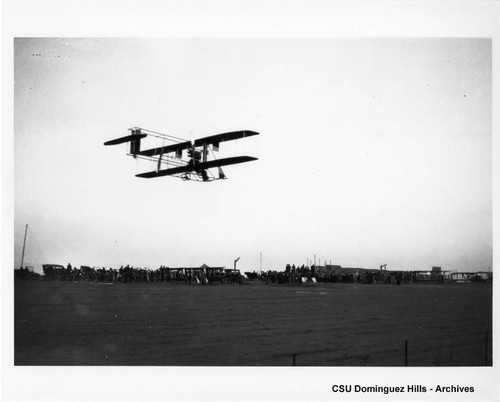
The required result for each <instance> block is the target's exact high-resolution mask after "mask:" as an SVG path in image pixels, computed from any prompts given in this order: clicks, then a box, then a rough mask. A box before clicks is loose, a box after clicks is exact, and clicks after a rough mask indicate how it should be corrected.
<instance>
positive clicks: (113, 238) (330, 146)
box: [14, 38, 492, 271]
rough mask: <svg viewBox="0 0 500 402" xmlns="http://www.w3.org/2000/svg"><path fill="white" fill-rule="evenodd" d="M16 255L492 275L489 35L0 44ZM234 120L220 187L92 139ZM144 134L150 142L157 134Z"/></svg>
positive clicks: (219, 126) (193, 130)
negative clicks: (10, 47)
mask: <svg viewBox="0 0 500 402" xmlns="http://www.w3.org/2000/svg"><path fill="white" fill-rule="evenodd" d="M14 50H15V60H14V61H15V66H14V70H15V85H14V89H15V105H14V106H15V116H14V147H15V149H14V175H15V176H14V186H15V190H14V203H15V210H14V214H15V265H16V267H18V266H19V265H20V261H21V254H22V246H23V238H24V230H25V225H26V224H28V225H29V229H28V238H27V242H26V253H25V264H24V265H33V266H40V265H41V264H42V263H56V264H63V265H66V264H67V263H71V264H72V265H77V266H78V265H91V266H105V267H113V268H119V267H120V266H121V265H126V264H130V265H133V266H140V267H149V268H157V267H159V266H160V265H166V266H171V267H175V266H200V265H202V264H203V263H206V264H207V265H212V266H226V267H232V266H233V260H234V259H236V258H238V257H240V260H239V262H238V268H240V269H241V270H243V271H253V270H257V271H258V270H259V269H260V254H261V253H262V269H265V270H267V269H277V270H281V269H284V267H285V265H286V264H287V263H290V264H298V265H301V264H305V263H306V262H307V261H308V260H309V261H311V260H313V259H314V256H316V259H317V261H318V262H320V263H322V264H323V263H324V262H325V261H326V262H328V263H330V262H331V263H332V264H337V265H342V266H347V267H364V268H378V267H379V266H380V265H381V264H387V269H402V270H410V269H430V268H431V267H432V266H441V267H442V268H443V269H444V270H459V271H477V270H488V269H491V266H492V222H491V221H492V156H491V145H492V128H491V120H492V116H491V115H492V107H491V103H492V94H491V85H492V80H491V40H490V39H481V38H476V39H467V38H454V39H433V38H418V39H410V38H404V39H403V38H401V39H399V38H380V39H377V38H281V39H280V38H234V39H231V38H169V39H132V38H120V39H112V38H108V39H99V38H80V39H75V38H51V39H43V38H36V39H30V38H20V39H16V40H15V48H14ZM135 126H137V127H143V128H146V129H150V130H155V131H159V132H163V133H166V134H170V135H174V136H177V137H181V138H185V139H188V140H194V139H196V138H199V137H204V136H207V135H212V134H217V133H221V132H226V131H233V130H243V129H247V130H254V131H257V132H259V133H260V135H259V136H256V137H251V138H248V139H243V140H239V141H236V142H230V143H222V144H221V155H225V156H233V155H250V156H254V157H257V158H259V159H258V161H254V162H250V163H245V164H241V165H235V166H229V167H227V168H225V169H224V171H225V174H226V175H227V177H228V178H229V179H228V180H220V181H215V182H211V183H198V182H184V181H181V180H179V179H176V178H172V177H162V178H156V179H141V178H137V177H135V174H137V173H141V172H145V171H149V170H153V169H154V166H153V165H147V164H144V163H142V162H139V161H137V160H134V159H133V158H131V157H129V156H126V153H127V145H120V146H115V147H105V146H103V143H104V142H105V141H107V140H110V139H113V138H118V137H121V136H124V135H127V133H128V129H129V128H130V127H135ZM158 145H161V144H158Z"/></svg>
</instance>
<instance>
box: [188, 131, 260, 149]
mask: <svg viewBox="0 0 500 402" xmlns="http://www.w3.org/2000/svg"><path fill="white" fill-rule="evenodd" d="M257 134H259V133H257V132H255V131H250V130H243V131H231V132H229V133H222V134H216V135H210V136H208V137H203V138H198V139H197V140H195V142H194V146H195V147H201V146H203V145H205V144H207V145H209V144H218V143H219V142H224V141H231V140H238V139H240V138H245V137H251V136H252V135H257Z"/></svg>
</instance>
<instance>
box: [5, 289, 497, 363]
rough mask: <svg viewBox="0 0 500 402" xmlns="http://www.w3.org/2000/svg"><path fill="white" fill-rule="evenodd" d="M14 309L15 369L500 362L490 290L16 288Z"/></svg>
mask: <svg viewBox="0 0 500 402" xmlns="http://www.w3.org/2000/svg"><path fill="white" fill-rule="evenodd" d="M14 308H15V348H14V352H15V364H16V365H137V366H142V365H148V366H163V365H168V366H179V365H188V366H214V365H216V366H256V365H257V366H290V365H291V364H292V356H293V354H296V364H297V365H308V366H364V365H367V366H403V365H404V364H405V341H407V342H408V365H410V366H476V365H485V359H487V365H491V363H492V362H491V356H492V342H491V339H492V334H491V331H492V286H491V284H489V285H488V284H444V285H438V284H410V285H402V286H395V285H362V284H328V285H316V286H285V285H282V286H277V285H265V284H263V283H260V282H259V283H250V284H246V285H212V286H185V285H184V284H182V285H181V284H178V285H175V284H166V283H116V284H99V283H91V282H78V283H73V282H48V281H45V282H44V281H17V282H16V283H15V305H14ZM486 332H487V333H488V335H486ZM486 337H487V350H486V351H485V347H486V342H485V339H486ZM485 352H486V356H485Z"/></svg>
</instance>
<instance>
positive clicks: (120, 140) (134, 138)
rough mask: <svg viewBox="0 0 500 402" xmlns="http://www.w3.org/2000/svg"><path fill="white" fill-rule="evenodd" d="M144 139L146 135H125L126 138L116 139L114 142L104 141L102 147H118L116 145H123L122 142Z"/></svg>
mask: <svg viewBox="0 0 500 402" xmlns="http://www.w3.org/2000/svg"><path fill="white" fill-rule="evenodd" d="M146 137H147V134H132V135H127V136H126V137H121V138H117V139H115V140H111V141H106V142H105V143H104V145H118V144H123V143H124V142H130V141H135V140H140V139H142V138H146Z"/></svg>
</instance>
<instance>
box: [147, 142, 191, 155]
mask: <svg viewBox="0 0 500 402" xmlns="http://www.w3.org/2000/svg"><path fill="white" fill-rule="evenodd" d="M192 146H193V145H192V144H191V141H186V142H181V143H179V144H172V145H167V146H164V147H159V148H152V149H145V150H144V151H140V152H138V153H137V154H138V155H143V156H155V155H162V154H167V153H169V152H177V151H182V150H184V149H188V148H191V147H192Z"/></svg>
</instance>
